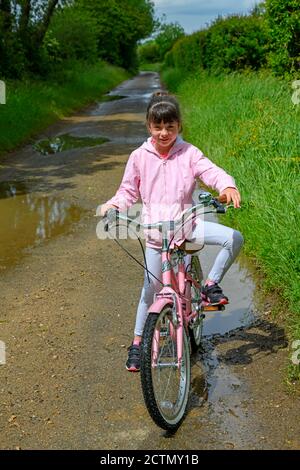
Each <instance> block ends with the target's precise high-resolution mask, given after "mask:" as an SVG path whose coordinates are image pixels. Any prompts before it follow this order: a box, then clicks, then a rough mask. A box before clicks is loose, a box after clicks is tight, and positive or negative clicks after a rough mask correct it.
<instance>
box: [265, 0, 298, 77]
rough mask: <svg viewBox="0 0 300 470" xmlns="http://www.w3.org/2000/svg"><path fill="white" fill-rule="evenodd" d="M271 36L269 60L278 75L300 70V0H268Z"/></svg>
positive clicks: (267, 9) (267, 12)
mask: <svg viewBox="0 0 300 470" xmlns="http://www.w3.org/2000/svg"><path fill="white" fill-rule="evenodd" d="M266 18H267V22H268V26H269V34H270V38H271V51H270V54H269V56H268V61H269V64H270V66H271V68H272V69H273V70H274V72H275V73H276V74H278V75H284V74H286V73H293V74H294V73H295V72H298V73H299V71H300V7H299V0H266Z"/></svg>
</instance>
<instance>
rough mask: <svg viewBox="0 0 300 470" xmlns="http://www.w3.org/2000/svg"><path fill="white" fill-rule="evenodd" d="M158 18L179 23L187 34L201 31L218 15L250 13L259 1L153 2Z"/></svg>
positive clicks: (192, 0)
mask: <svg viewBox="0 0 300 470" xmlns="http://www.w3.org/2000/svg"><path fill="white" fill-rule="evenodd" d="M153 3H154V5H155V12H156V16H157V17H158V18H161V16H162V15H163V14H165V15H166V22H167V23H175V22H178V23H179V24H180V25H181V26H182V27H183V28H184V30H185V32H186V33H187V34H190V33H193V32H194V31H199V29H201V28H204V27H205V26H207V23H210V22H211V21H212V20H213V19H214V18H216V17H217V16H218V15H228V14H231V13H244V14H246V13H249V10H250V9H251V8H252V7H253V6H254V5H255V4H256V3H259V0H153Z"/></svg>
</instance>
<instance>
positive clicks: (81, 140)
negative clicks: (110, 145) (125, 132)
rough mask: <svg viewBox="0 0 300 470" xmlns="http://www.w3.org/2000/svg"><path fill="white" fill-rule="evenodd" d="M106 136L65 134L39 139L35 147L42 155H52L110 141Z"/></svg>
mask: <svg viewBox="0 0 300 470" xmlns="http://www.w3.org/2000/svg"><path fill="white" fill-rule="evenodd" d="M108 141H109V139H107V138H106V137H98V138H95V137H75V136H72V135H69V134H63V135H59V136H56V137H53V138H51V139H44V140H40V141H38V142H37V143H36V144H34V145H33V148H34V149H35V150H37V151H38V152H40V153H41V154H42V155H52V154H54V153H60V152H64V151H65V150H72V149H76V148H82V147H96V146H97V145H102V144H104V143H105V142H108Z"/></svg>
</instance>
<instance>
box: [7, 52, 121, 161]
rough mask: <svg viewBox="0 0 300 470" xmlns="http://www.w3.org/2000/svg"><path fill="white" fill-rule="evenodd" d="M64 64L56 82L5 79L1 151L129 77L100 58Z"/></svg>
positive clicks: (26, 138) (26, 139)
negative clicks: (5, 92) (99, 59)
mask: <svg viewBox="0 0 300 470" xmlns="http://www.w3.org/2000/svg"><path fill="white" fill-rule="evenodd" d="M65 65H66V64H65ZM67 65H68V67H66V66H64V67H63V68H62V69H61V70H60V73H59V74H58V75H56V76H55V78H56V81H55V82H54V80H53V78H52V77H51V81H45V80H43V81H40V80H39V81H32V80H30V81H29V80H28V81H22V82H18V81H11V80H8V81H7V83H6V85H7V87H6V88H7V102H6V104H5V105H2V106H0V129H1V132H0V154H3V153H5V152H8V151H9V150H11V149H13V148H14V147H16V145H20V144H22V143H24V142H26V141H28V139H29V138H30V137H31V136H34V135H35V134H36V133H38V132H40V131H42V129H44V128H45V127H46V126H47V125H49V124H51V123H53V122H55V121H56V120H57V119H59V118H61V117H63V116H64V115H66V114H68V113H71V112H74V110H76V109H78V108H80V107H82V106H85V105H87V104H89V103H91V102H93V101H94V100H95V99H97V98H100V97H101V95H102V94H103V93H105V92H107V91H109V90H110V89H111V88H113V87H115V86H116V85H117V84H118V83H120V82H121V81H123V80H126V79H127V78H128V73H126V72H125V71H124V70H123V69H120V68H118V67H114V66H111V65H109V64H106V63H103V62H99V61H98V62H97V63H95V64H93V65H91V64H88V63H86V62H79V61H78V60H77V61H72V62H69V63H68V64H67Z"/></svg>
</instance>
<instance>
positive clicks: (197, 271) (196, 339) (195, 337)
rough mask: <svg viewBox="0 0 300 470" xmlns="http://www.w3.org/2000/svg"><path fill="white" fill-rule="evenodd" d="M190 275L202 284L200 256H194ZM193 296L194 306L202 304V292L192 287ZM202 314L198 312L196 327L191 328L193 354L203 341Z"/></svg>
mask: <svg viewBox="0 0 300 470" xmlns="http://www.w3.org/2000/svg"><path fill="white" fill-rule="evenodd" d="M189 275H190V276H191V277H192V278H193V279H195V280H196V281H197V282H198V283H199V284H201V282H202V280H203V273H202V269H201V264H200V261H199V258H198V256H192V259H191V269H190V272H189ZM191 296H192V302H193V303H192V305H193V304H194V303H197V302H199V305H200V304H201V292H200V291H199V290H198V289H197V291H196V289H195V288H194V287H193V286H192V287H191ZM201 315H202V312H201V310H199V312H198V318H197V319H196V322H197V323H196V326H194V327H193V328H192V327H189V333H190V341H191V349H192V352H193V353H195V352H197V351H198V349H199V347H200V344H201V340H202V332H203V317H202V316H201Z"/></svg>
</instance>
